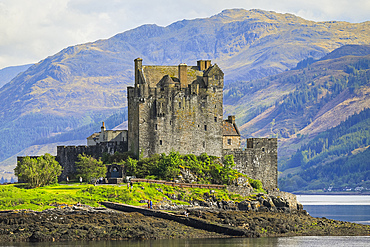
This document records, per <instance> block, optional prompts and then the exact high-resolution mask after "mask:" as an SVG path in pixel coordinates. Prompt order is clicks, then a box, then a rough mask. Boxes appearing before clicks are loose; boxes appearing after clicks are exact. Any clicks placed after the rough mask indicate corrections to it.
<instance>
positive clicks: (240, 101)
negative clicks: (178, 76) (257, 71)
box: [225, 46, 370, 191]
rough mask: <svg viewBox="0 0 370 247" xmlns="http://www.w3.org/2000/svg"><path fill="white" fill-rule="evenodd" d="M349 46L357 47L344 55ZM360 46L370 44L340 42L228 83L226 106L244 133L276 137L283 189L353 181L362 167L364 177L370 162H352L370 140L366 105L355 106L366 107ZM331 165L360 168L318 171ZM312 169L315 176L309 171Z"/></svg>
mask: <svg viewBox="0 0 370 247" xmlns="http://www.w3.org/2000/svg"><path fill="white" fill-rule="evenodd" d="M358 50H361V51H362V53H358ZM343 51H345V52H343ZM351 51H352V52H353V54H355V55H349V54H351ZM366 54H370V49H369V46H349V47H343V48H341V49H338V50H335V51H333V52H332V53H331V54H328V55H327V56H326V57H325V59H321V60H317V61H313V63H305V62H301V63H299V64H300V66H301V69H298V68H296V69H294V70H291V71H287V72H284V73H282V74H279V75H276V76H272V77H268V78H264V79H261V80H256V81H250V82H243V83H241V85H242V86H239V87H233V86H229V87H227V90H226V92H225V103H226V107H225V108H226V109H227V110H228V111H229V112H230V113H234V114H236V115H237V119H239V121H241V127H240V130H241V132H242V134H243V136H244V137H249V136H255V137H257V136H275V137H278V138H279V170H280V171H282V172H283V173H282V174H281V179H280V182H279V186H281V189H283V190H289V191H292V190H298V189H303V190H304V189H323V188H324V187H323V186H327V185H330V184H332V183H336V186H339V187H344V186H345V184H349V183H350V181H351V185H355V184H356V183H355V182H354V181H353V178H354V177H356V176H357V175H358V174H360V173H361V176H357V177H358V178H362V179H360V180H359V181H362V180H364V181H365V182H364V183H366V181H368V180H369V178H368V177H367V178H366V176H368V171H369V170H370V166H369V163H364V164H361V165H360V164H357V166H356V165H354V162H355V161H356V160H360V159H365V160H366V158H364V157H366V155H367V154H369V153H368V152H364V153H361V152H359V150H364V149H366V147H367V146H368V145H369V143H368V140H369V139H368V138H369V134H370V133H369V129H368V128H369V127H368V126H370V125H369V124H370V122H369V121H368V117H369V110H365V111H363V112H361V114H358V113H359V112H360V111H361V110H363V109H365V108H369V107H370V95H369V94H370V55H366ZM341 55H343V56H342V57H341ZM360 55H366V56H360ZM331 57H333V59H331ZM235 106H236V107H235ZM353 114H354V115H353ZM352 115H353V116H352ZM349 116H352V117H349ZM347 118H348V120H347V121H346V122H344V123H341V122H342V121H345V120H346V119H347ZM243 122H244V124H243ZM334 126H338V127H335V128H333V127H334ZM297 149H298V151H297ZM296 151H297V153H296ZM292 154H294V155H293V156H292ZM361 157H362V158H361ZM368 159H369V160H370V156H369V157H368ZM344 163H345V164H346V165H345V166H344V165H343V164H344ZM324 165H325V168H324ZM337 166H343V167H346V169H347V168H348V169H349V170H350V171H354V170H356V169H358V170H356V172H353V173H350V174H346V175H345V174H344V172H345V170H343V169H341V170H340V171H341V173H337V174H336V176H337V177H336V180H335V181H336V182H334V180H333V178H332V177H331V179H329V178H328V177H320V176H319V175H318V174H320V172H323V171H324V169H330V167H333V169H334V167H337ZM348 166H351V167H348ZM313 170H314V171H313ZM313 174H316V175H317V176H318V177H315V178H312V177H310V176H311V175H313ZM356 174H357V175H356ZM366 174H367V175H366ZM321 175H327V176H329V175H330V176H331V175H332V174H325V173H323V174H321ZM364 176H365V177H364ZM350 178H352V180H351V179H350ZM315 179H316V180H315ZM313 180H315V181H313ZM356 181H357V182H358V180H356Z"/></svg>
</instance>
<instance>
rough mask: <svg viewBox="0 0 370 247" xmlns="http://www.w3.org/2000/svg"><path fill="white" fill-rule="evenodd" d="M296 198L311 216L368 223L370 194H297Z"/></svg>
mask: <svg viewBox="0 0 370 247" xmlns="http://www.w3.org/2000/svg"><path fill="white" fill-rule="evenodd" d="M297 199H298V201H299V202H300V203H302V205H303V209H305V210H306V211H307V212H308V213H309V214H310V215H311V216H313V217H325V218H328V219H333V220H341V221H349V222H353V223H358V224H366V225H370V195H362V196H360V195H297ZM369 245H370V244H369Z"/></svg>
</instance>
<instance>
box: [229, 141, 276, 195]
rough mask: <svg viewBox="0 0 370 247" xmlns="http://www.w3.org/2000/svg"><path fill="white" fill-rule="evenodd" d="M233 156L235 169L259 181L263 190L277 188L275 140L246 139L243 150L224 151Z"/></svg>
mask: <svg viewBox="0 0 370 247" xmlns="http://www.w3.org/2000/svg"><path fill="white" fill-rule="evenodd" d="M223 154H224V155H233V156H234V162H235V164H236V167H235V168H236V169H237V170H238V171H239V172H241V173H243V174H246V175H247V176H249V177H250V178H253V179H258V180H261V182H262V184H263V187H264V188H265V189H269V190H272V189H275V188H277V175H278V174H277V165H278V163H277V139H276V138H250V139H247V148H246V149H245V150H241V149H239V150H235V149H234V150H224V153H223Z"/></svg>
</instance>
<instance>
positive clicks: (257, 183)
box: [249, 179, 262, 190]
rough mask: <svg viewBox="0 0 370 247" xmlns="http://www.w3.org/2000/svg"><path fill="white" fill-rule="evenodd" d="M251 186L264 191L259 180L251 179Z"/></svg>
mask: <svg viewBox="0 0 370 247" xmlns="http://www.w3.org/2000/svg"><path fill="white" fill-rule="evenodd" d="M249 183H250V185H251V186H252V187H253V188H254V189H256V190H262V182H261V181H260V180H257V179H250V181H249Z"/></svg>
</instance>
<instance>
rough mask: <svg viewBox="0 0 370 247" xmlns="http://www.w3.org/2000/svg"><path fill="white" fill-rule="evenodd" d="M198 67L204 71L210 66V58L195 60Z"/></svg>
mask: <svg viewBox="0 0 370 247" xmlns="http://www.w3.org/2000/svg"><path fill="white" fill-rule="evenodd" d="M197 65H198V69H199V70H201V71H204V70H206V69H208V68H209V67H211V60H199V61H197Z"/></svg>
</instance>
